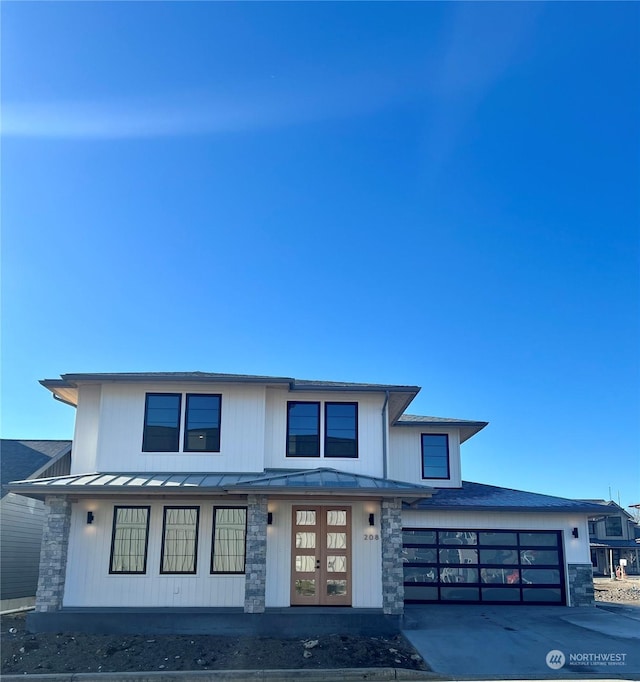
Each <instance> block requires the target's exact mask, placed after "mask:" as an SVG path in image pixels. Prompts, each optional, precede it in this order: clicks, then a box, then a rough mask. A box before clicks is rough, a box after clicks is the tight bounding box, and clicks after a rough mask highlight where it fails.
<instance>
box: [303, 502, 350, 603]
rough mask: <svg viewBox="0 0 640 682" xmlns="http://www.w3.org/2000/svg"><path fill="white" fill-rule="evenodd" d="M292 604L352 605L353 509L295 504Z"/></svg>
mask: <svg viewBox="0 0 640 682" xmlns="http://www.w3.org/2000/svg"><path fill="white" fill-rule="evenodd" d="M291 562H292V566H291V604H292V605H293V606H302V605H310V606H350V605H351V509H350V508H349V507H339V506H337V507H334V506H332V507H326V506H304V507H301V506H300V507H298V506H296V507H293V519H292V532H291Z"/></svg>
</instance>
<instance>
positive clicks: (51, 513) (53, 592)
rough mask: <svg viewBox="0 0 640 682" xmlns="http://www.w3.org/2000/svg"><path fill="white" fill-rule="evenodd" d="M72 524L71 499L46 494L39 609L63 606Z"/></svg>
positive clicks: (48, 609) (38, 596) (37, 603)
mask: <svg viewBox="0 0 640 682" xmlns="http://www.w3.org/2000/svg"><path fill="white" fill-rule="evenodd" d="M70 527H71V502H70V501H69V500H68V499H67V498H66V497H58V496H49V497H46V498H45V515H44V527H43V529H42V544H41V548H40V573H39V575H38V590H37V592H36V611H58V610H59V609H60V608H62V598H63V597H64V581H65V576H66V571H67V549H68V547H69V528H70Z"/></svg>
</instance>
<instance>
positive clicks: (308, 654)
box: [302, 649, 313, 658]
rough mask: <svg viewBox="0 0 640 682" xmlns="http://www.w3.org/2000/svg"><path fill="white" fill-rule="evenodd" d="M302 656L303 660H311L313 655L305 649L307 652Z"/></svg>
mask: <svg viewBox="0 0 640 682" xmlns="http://www.w3.org/2000/svg"><path fill="white" fill-rule="evenodd" d="M302 656H303V657H304V658H311V657H312V656H313V654H312V653H311V652H310V651H309V650H308V649H307V650H306V651H305V652H304V653H303V654H302Z"/></svg>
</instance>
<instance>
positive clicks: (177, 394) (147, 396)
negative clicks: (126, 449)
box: [142, 392, 182, 453]
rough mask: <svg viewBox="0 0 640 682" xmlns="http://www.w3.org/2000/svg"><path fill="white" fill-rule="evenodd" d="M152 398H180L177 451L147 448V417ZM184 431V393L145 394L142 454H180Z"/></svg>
mask: <svg viewBox="0 0 640 682" xmlns="http://www.w3.org/2000/svg"><path fill="white" fill-rule="evenodd" d="M150 396H154V397H156V396H164V397H177V398H178V442H177V447H176V449H175V450H152V449H150V448H148V447H146V440H147V439H146V433H147V415H148V410H149V397H150ZM181 431H182V393H163V392H160V393H153V392H145V394H144V420H143V422H142V452H163V453H165V452H180V433H181Z"/></svg>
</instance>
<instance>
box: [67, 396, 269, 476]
mask: <svg viewBox="0 0 640 682" xmlns="http://www.w3.org/2000/svg"><path fill="white" fill-rule="evenodd" d="M145 393H181V394H183V400H182V412H183V418H182V420H181V423H182V431H181V437H180V448H181V449H182V433H183V431H184V410H185V402H186V401H185V399H184V394H186V393H220V394H221V395H222V409H221V415H222V416H221V430H220V433H221V443H220V452H214V453H211V452H209V453H202V454H200V453H192V452H190V453H183V452H178V453H175V452H160V453H152V452H142V432H143V426H144V404H145ZM264 402H265V389H264V387H262V386H237V385H221V384H210V385H206V384H147V385H145V384H121V383H113V384H104V385H103V387H102V403H101V410H100V430H99V432H98V451H97V461H96V464H95V466H87V464H86V462H85V463H84V464H85V467H84V471H93V470H96V469H97V470H98V471H101V472H108V471H132V472H145V471H157V472H165V471H166V472H169V471H170V472H183V471H215V472H218V471H219V472H226V471H229V472H240V471H250V472H254V471H255V472H259V471H262V470H263V452H264V431H265V407H264ZM75 456H76V452H75V450H74V458H75ZM85 459H86V458H85ZM77 466H78V465H77V464H76V467H77Z"/></svg>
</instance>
